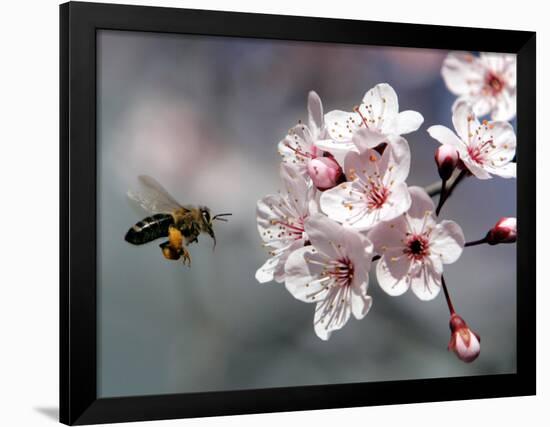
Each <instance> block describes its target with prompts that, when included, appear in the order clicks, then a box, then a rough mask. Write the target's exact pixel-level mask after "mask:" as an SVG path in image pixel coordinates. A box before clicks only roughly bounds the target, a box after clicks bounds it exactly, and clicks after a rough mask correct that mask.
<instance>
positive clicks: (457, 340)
mask: <svg viewBox="0 0 550 427" xmlns="http://www.w3.org/2000/svg"><path fill="white" fill-rule="evenodd" d="M449 327H450V328H451V340H450V341H449V347H448V349H449V350H452V351H454V353H455V354H456V356H457V357H458V358H459V359H460V360H462V361H463V362H466V363H471V362H473V361H474V360H476V359H477V357H478V356H479V353H480V351H481V345H480V342H481V339H480V338H479V335H478V334H476V333H475V332H474V331H472V330H471V329H470V328H469V327H468V325H467V324H466V322H465V321H464V319H462V317H460V316H459V315H458V314H453V315H452V316H451V321H450V322H449Z"/></svg>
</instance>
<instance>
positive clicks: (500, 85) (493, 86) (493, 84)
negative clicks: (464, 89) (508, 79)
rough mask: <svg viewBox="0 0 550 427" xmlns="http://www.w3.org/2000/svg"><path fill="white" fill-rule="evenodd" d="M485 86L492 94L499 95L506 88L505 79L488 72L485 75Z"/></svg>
mask: <svg viewBox="0 0 550 427" xmlns="http://www.w3.org/2000/svg"><path fill="white" fill-rule="evenodd" d="M485 86H486V88H487V90H488V92H490V93H491V95H493V96H495V95H498V94H499V93H500V92H501V91H502V89H504V81H503V80H502V79H501V78H500V77H499V76H498V75H496V74H494V73H488V74H487V76H486V77H485Z"/></svg>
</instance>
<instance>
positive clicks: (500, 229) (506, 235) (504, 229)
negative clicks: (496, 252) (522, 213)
mask: <svg viewBox="0 0 550 427" xmlns="http://www.w3.org/2000/svg"><path fill="white" fill-rule="evenodd" d="M517 236H518V231H517V226H516V218H514V217H503V218H500V219H499V221H498V222H497V223H496V224H495V226H494V227H493V228H491V230H489V232H488V233H487V243H489V244H490V245H498V244H499V243H514V242H515V241H516V240H517Z"/></svg>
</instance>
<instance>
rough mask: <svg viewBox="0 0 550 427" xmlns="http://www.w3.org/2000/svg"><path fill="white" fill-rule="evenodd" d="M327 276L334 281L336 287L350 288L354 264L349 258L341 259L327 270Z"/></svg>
mask: <svg viewBox="0 0 550 427" xmlns="http://www.w3.org/2000/svg"><path fill="white" fill-rule="evenodd" d="M325 274H326V276H328V277H330V278H332V279H333V283H334V284H335V285H336V286H340V287H346V286H350V285H351V281H352V280H353V264H352V262H351V261H350V260H349V259H348V258H347V257H345V258H341V259H339V260H337V261H335V262H334V264H333V265H332V268H329V269H328V270H326V272H325Z"/></svg>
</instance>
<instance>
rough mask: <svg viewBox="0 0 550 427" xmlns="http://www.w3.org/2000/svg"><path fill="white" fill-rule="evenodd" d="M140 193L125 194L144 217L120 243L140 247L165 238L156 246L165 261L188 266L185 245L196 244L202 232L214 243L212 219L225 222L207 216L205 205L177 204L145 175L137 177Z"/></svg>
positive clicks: (130, 192) (220, 216) (188, 261)
mask: <svg viewBox="0 0 550 427" xmlns="http://www.w3.org/2000/svg"><path fill="white" fill-rule="evenodd" d="M138 180H139V184H140V190H139V191H137V192H132V191H129V192H128V197H129V198H130V199H131V200H133V201H135V202H137V204H138V205H140V206H141V207H142V208H143V209H144V210H145V211H146V212H148V213H149V214H150V215H151V216H148V217H146V218H144V219H142V220H141V221H139V222H137V223H136V224H135V225H134V226H133V227H132V228H130V229H129V230H128V232H127V233H126V236H125V237H124V240H126V241H127V242H128V243H131V244H133V245H143V244H145V243H149V242H151V241H153V240H156V239H159V238H161V237H168V240H167V241H166V242H163V243H161V244H160V245H159V246H160V248H161V250H162V254H163V255H164V257H165V258H166V259H170V260H178V259H180V258H183V263H184V264H186V263H187V264H188V265H189V266H191V255H190V254H189V250H188V249H187V245H189V244H191V243H193V242H198V237H199V234H201V233H206V234H208V235H209V236H210V237H212V240H214V247H215V246H216V235H215V234H214V229H213V226H212V223H213V222H214V221H216V220H218V221H224V222H226V221H227V219H226V218H224V217H225V216H228V215H231V214H230V213H222V214H218V215H214V216H212V217H211V216H210V209H209V208H207V207H206V206H198V207H196V206H182V205H180V204H179V203H178V202H177V201H176V200H175V199H174V198H173V197H172V196H171V195H170V194H168V192H167V191H166V190H165V189H164V188H163V187H162V185H160V184H159V183H158V182H157V181H156V180H155V179H153V178H151V177H150V176H147V175H141V176H139V177H138Z"/></svg>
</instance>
